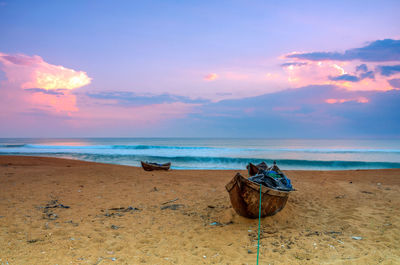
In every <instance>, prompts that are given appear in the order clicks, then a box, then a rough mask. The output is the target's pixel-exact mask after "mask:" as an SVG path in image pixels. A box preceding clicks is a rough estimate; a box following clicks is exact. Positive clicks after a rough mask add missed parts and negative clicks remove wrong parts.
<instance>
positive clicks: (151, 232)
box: [0, 156, 400, 265]
mask: <svg viewBox="0 0 400 265" xmlns="http://www.w3.org/2000/svg"><path fill="white" fill-rule="evenodd" d="M235 172H236V171H233V170H221V171H217V170H179V171H178V170H173V171H169V172H145V171H143V170H142V169H141V168H135V167H128V166H117V165H107V164H97V163H89V162H81V161H74V160H64V159H56V158H37V157H17V156H0V259H1V260H0V264H52V265H55V264H59V265H62V264H101V265H105V264H256V256H257V254H256V253H257V226H258V220H257V219H256V220H250V219H246V218H243V217H240V216H238V215H237V214H236V213H235V212H234V210H233V209H232V208H231V204H230V201H229V195H228V193H227V192H226V190H225V184H226V183H227V182H228V181H229V180H230V179H231V178H232V177H233V176H234V174H235ZM285 172H286V174H287V176H288V177H289V178H291V180H292V183H293V185H294V187H295V188H296V189H297V191H295V192H293V193H292V194H291V195H290V197H289V200H288V203H287V205H286V207H285V208H284V209H283V211H281V212H280V213H278V214H277V215H275V216H273V217H267V218H264V219H262V221H261V229H262V232H261V241H260V243H261V249H260V264H400V230H399V226H400V170H399V169H393V170H357V171H285ZM242 173H243V174H246V172H245V171H242ZM174 199H177V200H175V201H173V202H169V203H166V204H163V203H165V202H167V201H170V200H174ZM54 200H57V202H55V201H54ZM52 201H53V202H52ZM171 205H175V206H172V207H169V208H166V209H161V207H163V206H171ZM46 206H47V208H46ZM63 206H65V207H66V206H69V207H70V208H63ZM51 207H55V208H51ZM120 207H123V209H120V210H117V209H114V210H110V209H111V208H120ZM128 207H132V208H128ZM213 222H218V223H220V224H221V225H211V224H212V223H213ZM352 237H360V238H361V239H360V240H356V239H353V238H352ZM7 262H8V263H7Z"/></svg>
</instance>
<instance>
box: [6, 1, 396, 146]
mask: <svg viewBox="0 0 400 265" xmlns="http://www.w3.org/2000/svg"><path fill="white" fill-rule="evenodd" d="M399 14H400V1H398V0H394V1H385V0H383V1H368V0H364V1H338V0H336V1H165V0H163V1H161V0H160V1H99V0H96V1H18V0H0V124H1V125H0V137H107V136H109V137H291V138H324V137H333V138H347V137H349V138H355V137H356V138H358V137H361V138H376V137H379V138H380V137H385V138H386V137H388V138H391V137H399V135H400V19H399Z"/></svg>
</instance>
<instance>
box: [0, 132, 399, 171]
mask: <svg viewBox="0 0 400 265" xmlns="http://www.w3.org/2000/svg"><path fill="white" fill-rule="evenodd" d="M0 155H35V156H50V157H62V158H72V159H79V160H86V161H94V162H103V163H111V164H121V165H132V166H140V161H141V160H146V161H154V162H159V163H164V162H169V161H171V162H172V168H174V169H244V168H245V166H246V164H247V163H249V162H253V163H259V162H261V161H266V162H267V163H268V164H271V163H272V161H273V160H276V161H277V163H278V165H279V166H280V167H281V168H282V169H320V170H341V169H380V168H400V140H337V139H331V140H329V139H324V140H321V139H219V138H72V139H44V138H43V139H22V138H15V139H10V138H7V139H5V138H3V139H0Z"/></svg>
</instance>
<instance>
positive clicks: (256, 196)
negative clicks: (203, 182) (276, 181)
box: [225, 173, 290, 218]
mask: <svg viewBox="0 0 400 265" xmlns="http://www.w3.org/2000/svg"><path fill="white" fill-rule="evenodd" d="M225 188H226V190H227V191H228V193H229V197H230V199H231V203H232V207H233V209H235V211H236V212H237V213H238V214H239V215H241V216H244V217H247V218H258V211H259V203H260V185H259V184H257V183H255V182H252V181H250V180H248V179H246V178H245V177H243V176H242V175H241V174H240V173H237V174H236V176H235V177H234V178H233V179H232V180H231V181H230V182H229V183H228V184H226V186H225ZM261 193H262V194H261V217H265V216H271V215H274V214H276V213H278V212H279V211H281V210H282V209H283V208H284V207H285V205H286V202H287V200H288V198H289V193H290V191H280V190H274V189H271V188H268V187H266V186H262V189H261Z"/></svg>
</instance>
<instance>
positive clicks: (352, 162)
mask: <svg viewBox="0 0 400 265" xmlns="http://www.w3.org/2000/svg"><path fill="white" fill-rule="evenodd" d="M0 156H5V157H36V158H56V159H64V160H74V161H82V162H88V163H98V164H107V165H119V166H130V167H137V168H141V165H140V162H139V161H138V164H137V165H130V164H117V163H111V162H102V161H92V160H90V159H88V160H84V159H79V158H74V157H57V156H51V155H28V154H27V155H25V154H23V155H22V154H2V153H0ZM241 159H245V160H248V162H251V163H256V162H254V161H259V162H263V161H264V162H265V161H268V162H270V164H271V163H272V162H271V161H274V160H271V159H259V158H254V159H251V158H241ZM145 160H146V159H145ZM145 160H142V161H145ZM276 161H278V165H279V166H280V167H282V168H285V165H282V163H283V164H285V161H298V162H300V161H306V162H310V163H316V164H326V163H332V164H337V163H344V164H346V163H347V164H361V165H365V164H396V165H397V164H399V165H400V163H398V162H366V161H334V160H333V161H325V160H296V159H283V160H279V159H277V160H276ZM168 162H171V160H169V161H168ZM291 166H292V165H289V166H287V165H286V167H289V168H290V167H291ZM314 167H315V166H314ZM326 167H328V166H326ZM245 168H246V167H245V166H243V167H241V168H236V169H235V168H174V164H173V162H172V166H171V170H237V171H240V170H243V169H245ZM386 169H400V167H392V168H390V167H383V168H332V169H330V168H322V169H314V168H304V169H286V170H285V171H348V170H355V171H357V170H386Z"/></svg>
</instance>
